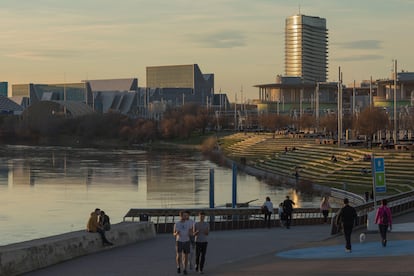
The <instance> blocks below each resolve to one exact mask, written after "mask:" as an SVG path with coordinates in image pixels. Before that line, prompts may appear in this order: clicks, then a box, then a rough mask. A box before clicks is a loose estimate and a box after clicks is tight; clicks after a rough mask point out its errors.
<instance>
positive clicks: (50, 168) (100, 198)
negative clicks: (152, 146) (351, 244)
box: [0, 146, 319, 244]
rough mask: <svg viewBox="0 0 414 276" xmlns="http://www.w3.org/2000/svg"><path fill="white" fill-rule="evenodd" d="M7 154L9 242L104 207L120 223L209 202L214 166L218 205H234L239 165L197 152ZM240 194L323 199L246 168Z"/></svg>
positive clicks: (80, 223)
mask: <svg viewBox="0 0 414 276" xmlns="http://www.w3.org/2000/svg"><path fill="white" fill-rule="evenodd" d="M0 156H1V157H0V201H1V202H2V208H1V209H0V224H1V225H0V236H1V237H2V240H1V241H0V243H1V244H7V243H10V242H15V241H22V240H27V239H33V238H38V237H43V236H48V235H52V234H58V233H63V232H68V231H73V230H78V229H83V228H84V226H85V223H86V220H87V218H88V215H89V213H90V212H91V211H92V210H94V209H95V208H96V207H100V208H102V209H103V210H105V211H106V213H108V214H109V215H110V216H111V220H112V221H113V222H114V223H116V222H120V221H122V218H123V216H124V215H125V214H126V212H127V211H128V210H129V209H130V208H134V207H136V208H146V207H151V208H168V207H177V208H179V207H183V208H185V207H208V206H209V202H208V201H209V198H208V196H209V190H208V189H209V173H208V172H209V169H210V168H213V169H214V170H215V204H216V206H217V205H224V204H225V203H227V202H231V186H232V185H231V181H232V172H231V170H230V169H228V168H223V167H219V166H217V165H216V164H214V163H211V162H210V161H209V160H205V159H204V158H203V157H202V156H201V155H199V154H194V153H187V152H181V153H177V152H175V153H165V152H164V153H159V152H156V153H154V152H145V151H138V150H97V149H71V148H58V147H21V146H3V147H0ZM237 194H238V202H247V201H250V200H252V199H259V200H258V201H256V202H254V203H253V204H254V205H260V204H261V203H262V201H263V200H264V198H265V197H266V196H270V197H271V198H272V200H273V202H274V203H275V204H278V203H279V202H281V201H283V199H284V197H285V196H286V194H289V195H291V197H292V198H293V199H294V200H296V201H297V207H300V206H317V205H318V203H319V198H316V199H314V198H312V197H304V196H303V195H300V194H295V192H294V191H293V190H291V189H289V188H285V187H280V186H269V185H267V184H265V183H262V182H260V181H258V180H257V179H256V178H254V177H252V176H249V175H245V174H242V173H240V174H239V175H238V193H237ZM4 237H6V238H4Z"/></svg>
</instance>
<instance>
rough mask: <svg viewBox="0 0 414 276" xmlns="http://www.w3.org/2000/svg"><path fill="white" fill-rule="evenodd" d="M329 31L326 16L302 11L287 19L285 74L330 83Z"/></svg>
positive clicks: (308, 80)
mask: <svg viewBox="0 0 414 276" xmlns="http://www.w3.org/2000/svg"><path fill="white" fill-rule="evenodd" d="M327 72H328V30H327V29H326V19H324V18H320V17H314V16H306V15H302V14H298V15H293V16H290V17H288V18H287V19H286V26H285V74H286V76H298V77H301V78H302V79H303V80H304V81H305V82H326V80H327V74H328V73H327Z"/></svg>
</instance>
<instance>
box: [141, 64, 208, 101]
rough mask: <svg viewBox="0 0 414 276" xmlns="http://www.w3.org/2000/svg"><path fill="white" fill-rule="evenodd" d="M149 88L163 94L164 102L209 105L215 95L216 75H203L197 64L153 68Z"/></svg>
mask: <svg viewBox="0 0 414 276" xmlns="http://www.w3.org/2000/svg"><path fill="white" fill-rule="evenodd" d="M147 87H148V88H149V89H156V90H157V91H158V92H159V93H161V94H162V95H161V96H160V98H162V100H166V101H171V102H177V101H179V102H192V103H198V104H201V105H207V103H210V102H211V101H212V98H213V95H214V74H203V73H202V72H201V70H200V68H199V67H198V65H197V64H189V65H167V66H151V67H147ZM188 91H191V92H190V93H188ZM177 95H179V100H177V99H178V98H177ZM183 97H184V100H182V99H181V98H183Z"/></svg>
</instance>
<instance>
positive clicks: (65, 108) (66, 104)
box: [22, 101, 94, 119]
mask: <svg viewBox="0 0 414 276" xmlns="http://www.w3.org/2000/svg"><path fill="white" fill-rule="evenodd" d="M93 112H94V111H93V110H92V108H91V107H90V106H88V105H87V104H85V103H82V102H76V101H39V102H36V103H33V104H31V105H30V106H29V107H28V108H26V109H25V110H24V112H23V114H22V116H23V117H26V116H30V117H35V118H44V119H47V118H51V117H55V116H65V115H66V116H67V117H70V118H74V117H80V116H84V115H87V114H91V113H93ZM65 113H66V114H65Z"/></svg>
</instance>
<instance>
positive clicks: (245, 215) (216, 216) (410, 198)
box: [124, 191, 414, 233]
mask: <svg viewBox="0 0 414 276" xmlns="http://www.w3.org/2000/svg"><path fill="white" fill-rule="evenodd" d="M387 200H388V205H389V206H390V208H391V210H392V212H393V215H394V216H396V215H399V214H402V213H404V212H407V211H410V210H411V209H414V191H410V192H406V193H402V194H398V195H394V196H390V197H387ZM377 203H378V205H379V204H380V200H378V202H377ZM373 208H374V203H373V202H372V201H371V202H367V203H363V204H359V205H356V206H355V209H356V210H357V212H358V217H359V222H360V223H359V224H360V225H364V224H365V223H366V220H367V216H368V213H369V212H370V211H372V210H373ZM181 210H183V209H178V208H168V209H165V208H132V209H130V210H129V211H128V213H127V214H126V215H125V216H124V221H125V220H127V219H132V220H133V221H134V220H135V219H139V220H140V221H151V222H153V223H154V225H155V228H156V231H157V233H171V232H172V228H173V225H174V223H175V222H176V221H177V220H179V212H180V211H181ZM186 210H187V211H188V212H189V213H190V217H191V218H192V219H193V220H194V221H197V220H198V214H199V213H200V212H204V213H205V214H206V221H208V222H209V223H210V228H211V230H213V231H214V230H231V229H243V228H259V227H264V220H263V215H262V211H261V209H260V207H238V208H224V207H223V208H188V209H186ZM275 210H276V211H275V212H276V214H272V217H271V219H272V222H271V223H272V226H280V218H279V216H278V214H277V208H275ZM337 210H338V208H334V209H332V211H331V212H330V218H332V217H333V216H334V214H335V213H336V212H337ZM322 222H323V216H322V214H321V212H320V209H319V208H296V209H294V212H293V224H296V225H305V224H306V225H310V224H320V223H322Z"/></svg>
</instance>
